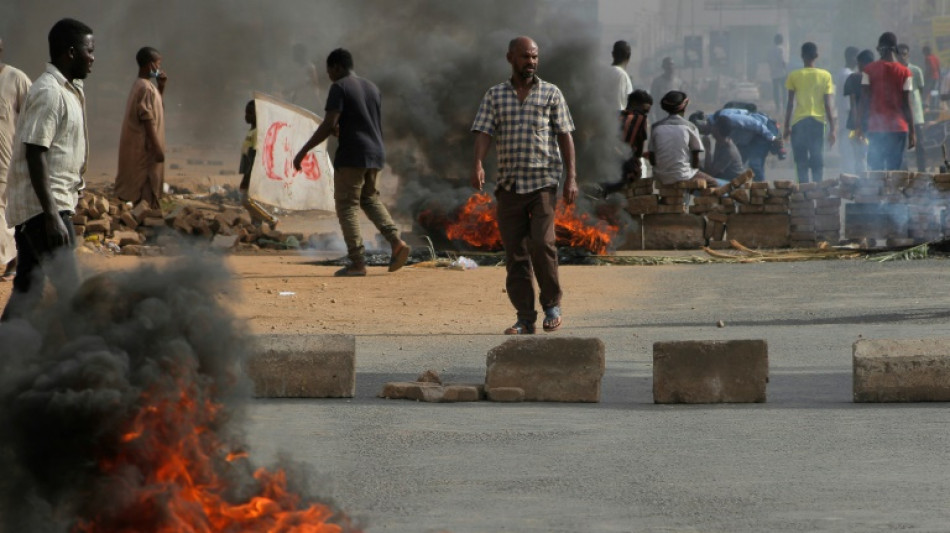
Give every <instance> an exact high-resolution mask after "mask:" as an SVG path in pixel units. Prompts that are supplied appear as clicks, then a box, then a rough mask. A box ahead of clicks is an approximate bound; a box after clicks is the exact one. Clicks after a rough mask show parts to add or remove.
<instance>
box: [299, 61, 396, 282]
mask: <svg viewBox="0 0 950 533" xmlns="http://www.w3.org/2000/svg"><path fill="white" fill-rule="evenodd" d="M327 74H328V75H329V77H330V80H332V81H333V85H331V86H330V94H329V95H327V105H326V116H325V117H324V119H323V122H321V123H320V126H319V127H317V131H315V132H313V135H312V136H311V137H310V139H309V140H308V141H307V142H306V143H305V144H304V145H303V147H302V148H301V149H300V151H299V152H297V155H296V156H295V157H294V163H293V164H294V168H295V169H297V170H300V166H301V164H302V163H303V158H304V157H305V156H306V155H307V152H309V151H310V150H312V149H313V148H315V147H316V146H318V145H319V144H320V143H322V142H323V141H325V140H326V139H327V138H328V137H329V136H330V135H332V134H333V133H334V132H335V131H339V142H338V143H337V149H336V155H335V156H334V158H333V169H334V171H335V172H334V175H333V188H334V192H333V199H334V201H335V203H336V216H337V218H338V219H339V221H340V229H341V230H342V232H343V240H344V242H346V250H347V256H348V257H349V259H350V265H349V266H345V267H343V268H341V269H340V270H338V271H337V272H336V273H335V274H334V275H335V276H345V277H353V276H365V275H366V256H365V247H364V246H363V237H362V235H361V233H360V219H359V214H360V209H362V210H363V212H364V213H366V216H367V217H368V218H369V219H370V221H371V222H372V223H373V224H374V225H375V226H376V229H377V230H379V233H380V234H382V236H383V237H384V238H385V239H386V240H387V241H388V242H389V244H390V246H391V247H392V255H391V259H390V262H389V271H390V272H395V271H396V270H399V269H400V268H402V267H403V266H405V264H406V261H407V260H408V259H409V252H410V249H409V245H408V244H406V243H405V242H404V241H403V240H402V239H401V238H400V237H399V228H397V227H396V224H395V223H394V222H393V219H392V217H391V216H390V215H389V210H388V209H386V206H385V205H383V203H382V202H381V201H380V200H379V190H378V189H377V188H376V182H377V179H378V177H379V171H380V170H381V169H382V168H383V164H384V163H385V159H386V150H385V148H384V146H383V126H382V98H381V96H380V94H379V88H378V87H376V85H375V84H374V83H373V82H371V81H369V80H367V79H366V78H361V77H359V76H357V75H356V73H355V72H353V55H352V54H350V52H349V51H348V50H344V49H343V48H337V49H336V50H334V51H332V52H330V55H329V56H327Z"/></svg>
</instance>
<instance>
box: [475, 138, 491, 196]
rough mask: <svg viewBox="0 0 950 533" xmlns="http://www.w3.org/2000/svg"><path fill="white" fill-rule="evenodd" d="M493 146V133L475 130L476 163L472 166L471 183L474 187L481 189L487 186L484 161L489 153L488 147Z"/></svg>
mask: <svg viewBox="0 0 950 533" xmlns="http://www.w3.org/2000/svg"><path fill="white" fill-rule="evenodd" d="M489 148H491V135H489V134H487V133H484V132H481V131H477V132H475V163H474V166H473V167H472V175H471V183H472V188H473V189H477V190H479V191H481V190H482V189H483V188H484V187H485V167H483V166H482V161H484V160H485V156H487V155H488V149H489Z"/></svg>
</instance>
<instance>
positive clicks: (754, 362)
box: [653, 340, 769, 403]
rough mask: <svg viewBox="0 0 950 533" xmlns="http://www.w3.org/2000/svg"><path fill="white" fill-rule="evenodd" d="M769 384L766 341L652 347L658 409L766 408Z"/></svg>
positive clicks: (670, 343) (669, 344) (673, 343)
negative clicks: (704, 406)
mask: <svg viewBox="0 0 950 533" xmlns="http://www.w3.org/2000/svg"><path fill="white" fill-rule="evenodd" d="M768 381H769V350H768V344H767V343H766V342H765V341H764V340H728V341H674V342H657V343H654V344H653V401H654V402H656V403H762V402H765V389H766V384H767V383H768Z"/></svg>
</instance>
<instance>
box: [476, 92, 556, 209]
mask: <svg viewBox="0 0 950 533" xmlns="http://www.w3.org/2000/svg"><path fill="white" fill-rule="evenodd" d="M472 131H473V132H482V133H486V134H488V135H491V136H492V137H494V138H495V146H496V150H497V151H498V186H499V187H501V188H503V189H505V190H508V191H513V192H516V193H519V194H524V193H529V192H532V191H536V190H538V189H543V188H545V187H557V185H558V181H559V180H560V179H561V174H562V173H563V172H564V164H563V163H562V161H561V153H560V151H559V150H558V144H557V136H558V135H560V134H562V133H570V132H572V131H574V121H573V120H572V119H571V112H570V111H569V110H568V108H567V103H566V102H565V101H564V95H562V94H561V90H560V89H558V88H557V86H556V85H554V84H552V83H548V82H546V81H542V80H541V78H538V77H535V83H534V86H533V87H532V88H531V91H530V92H529V93H528V97H527V98H525V101H524V103H522V102H520V101H519V100H518V93H517V91H515V87H514V85H512V84H511V80H507V81H505V82H504V83H499V84H498V85H495V86H494V87H492V88H491V89H489V90H488V92H487V93H485V97H484V98H482V103H481V105H480V106H479V107H478V114H477V115H476V116H475V123H474V124H472Z"/></svg>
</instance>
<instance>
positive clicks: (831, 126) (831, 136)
mask: <svg viewBox="0 0 950 533" xmlns="http://www.w3.org/2000/svg"><path fill="white" fill-rule="evenodd" d="M824 103H825V116H826V117H828V146H834V145H835V139H837V131H838V130H837V129H835V126H836V122H837V121H836V120H835V108H834V106H832V105H831V95H830V94H826V95H825V97H824Z"/></svg>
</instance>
